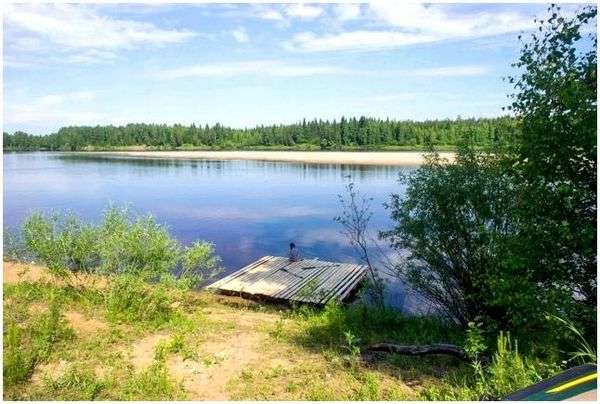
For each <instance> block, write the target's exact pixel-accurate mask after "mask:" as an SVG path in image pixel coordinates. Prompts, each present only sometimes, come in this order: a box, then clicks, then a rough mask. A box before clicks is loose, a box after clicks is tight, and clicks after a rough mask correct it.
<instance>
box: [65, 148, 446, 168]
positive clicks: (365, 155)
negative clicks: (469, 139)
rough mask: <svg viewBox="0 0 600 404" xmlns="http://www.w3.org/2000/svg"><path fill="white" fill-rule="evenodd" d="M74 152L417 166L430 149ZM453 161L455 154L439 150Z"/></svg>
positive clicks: (202, 158)
mask: <svg viewBox="0 0 600 404" xmlns="http://www.w3.org/2000/svg"><path fill="white" fill-rule="evenodd" d="M74 154H85V155H98V156H107V157H125V158H140V159H143V158H146V159H179V160H254V161H273V162H290V163H309V164H349V165H371V166H415V165H422V164H423V163H424V162H425V155H426V154H427V153H426V152H416V151H397V152H380V151H372V152H371V151H366V152H365V151H200V150H198V151H107V152H95V151H94V152H75V153H74ZM439 155H440V157H442V158H447V159H449V160H452V159H453V158H454V153H452V152H439Z"/></svg>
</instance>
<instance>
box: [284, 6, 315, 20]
mask: <svg viewBox="0 0 600 404" xmlns="http://www.w3.org/2000/svg"><path fill="white" fill-rule="evenodd" d="M285 13H286V14H287V15H288V16H290V17H296V18H301V19H306V20H312V19H314V18H317V17H320V16H321V15H322V14H323V9H322V8H321V7H317V6H307V5H305V4H303V3H300V4H290V5H288V6H286V7H285Z"/></svg>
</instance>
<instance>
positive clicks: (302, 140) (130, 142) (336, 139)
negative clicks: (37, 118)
mask: <svg viewBox="0 0 600 404" xmlns="http://www.w3.org/2000/svg"><path fill="white" fill-rule="evenodd" d="M517 130H518V125H517V121H516V120H515V119H514V118H510V117H500V118H490V119H460V118H457V119H455V120H432V121H423V122H415V121H394V120H389V119H387V120H381V119H373V118H365V117H360V118H358V119H357V118H350V119H347V118H344V117H342V118H341V119H340V120H339V121H336V120H334V121H322V120H312V121H306V120H303V121H302V122H299V123H296V124H293V125H271V126H257V127H254V128H251V129H247V128H245V129H235V128H230V127H225V126H222V125H220V124H216V125H214V126H208V125H205V126H201V125H199V126H196V125H195V124H192V125H191V126H184V125H179V124H176V125H173V126H168V125H158V124H141V123H135V124H128V125H126V126H112V125H110V126H69V127H64V128H61V129H60V130H59V131H58V132H56V133H52V134H50V135H42V136H38V135H30V134H27V133H24V132H15V133H13V134H8V133H4V150H12V151H27V150H63V151H77V150H102V149H117V148H125V147H132V146H143V147H145V148H148V149H150V150H152V149H193V148H198V149H203V148H205V149H229V150H231V149H257V148H275V149H278V148H279V149H299V150H310V149H321V150H352V149H386V148H389V149H394V148H398V149H419V148H423V147H424V146H425V145H429V144H433V145H436V146H454V145H456V144H457V143H458V142H460V141H461V140H462V139H469V140H470V141H471V142H473V143H474V144H476V145H488V144H492V143H496V142H505V141H509V140H510V139H511V138H513V137H514V136H515V134H516V131H517Z"/></svg>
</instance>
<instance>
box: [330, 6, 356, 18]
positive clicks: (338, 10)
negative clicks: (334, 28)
mask: <svg viewBox="0 0 600 404" xmlns="http://www.w3.org/2000/svg"><path fill="white" fill-rule="evenodd" d="M334 10H335V15H336V17H337V18H338V19H340V20H342V21H349V20H355V19H357V18H358V17H360V4H351V3H342V4H338V5H336V7H335V9H334Z"/></svg>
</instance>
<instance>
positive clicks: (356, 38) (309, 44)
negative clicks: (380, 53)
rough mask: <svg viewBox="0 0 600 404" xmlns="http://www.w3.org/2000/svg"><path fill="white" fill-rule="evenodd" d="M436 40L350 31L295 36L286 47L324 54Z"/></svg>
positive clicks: (415, 36)
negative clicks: (326, 52) (325, 52)
mask: <svg viewBox="0 0 600 404" xmlns="http://www.w3.org/2000/svg"><path fill="white" fill-rule="evenodd" d="M434 40H436V37H435V36H433V35H422V34H413V33H405V32H397V31H366V30H359V31H348V32H342V33H339V34H329V35H322V36H319V35H317V34H315V33H313V32H302V33H299V34H296V35H294V37H293V38H292V40H291V42H290V43H288V44H286V47H287V48H288V49H291V50H300V51H307V52H324V51H339V50H382V49H391V48H398V47H401V46H407V45H415V44H419V43H423V42H432V41H434Z"/></svg>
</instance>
